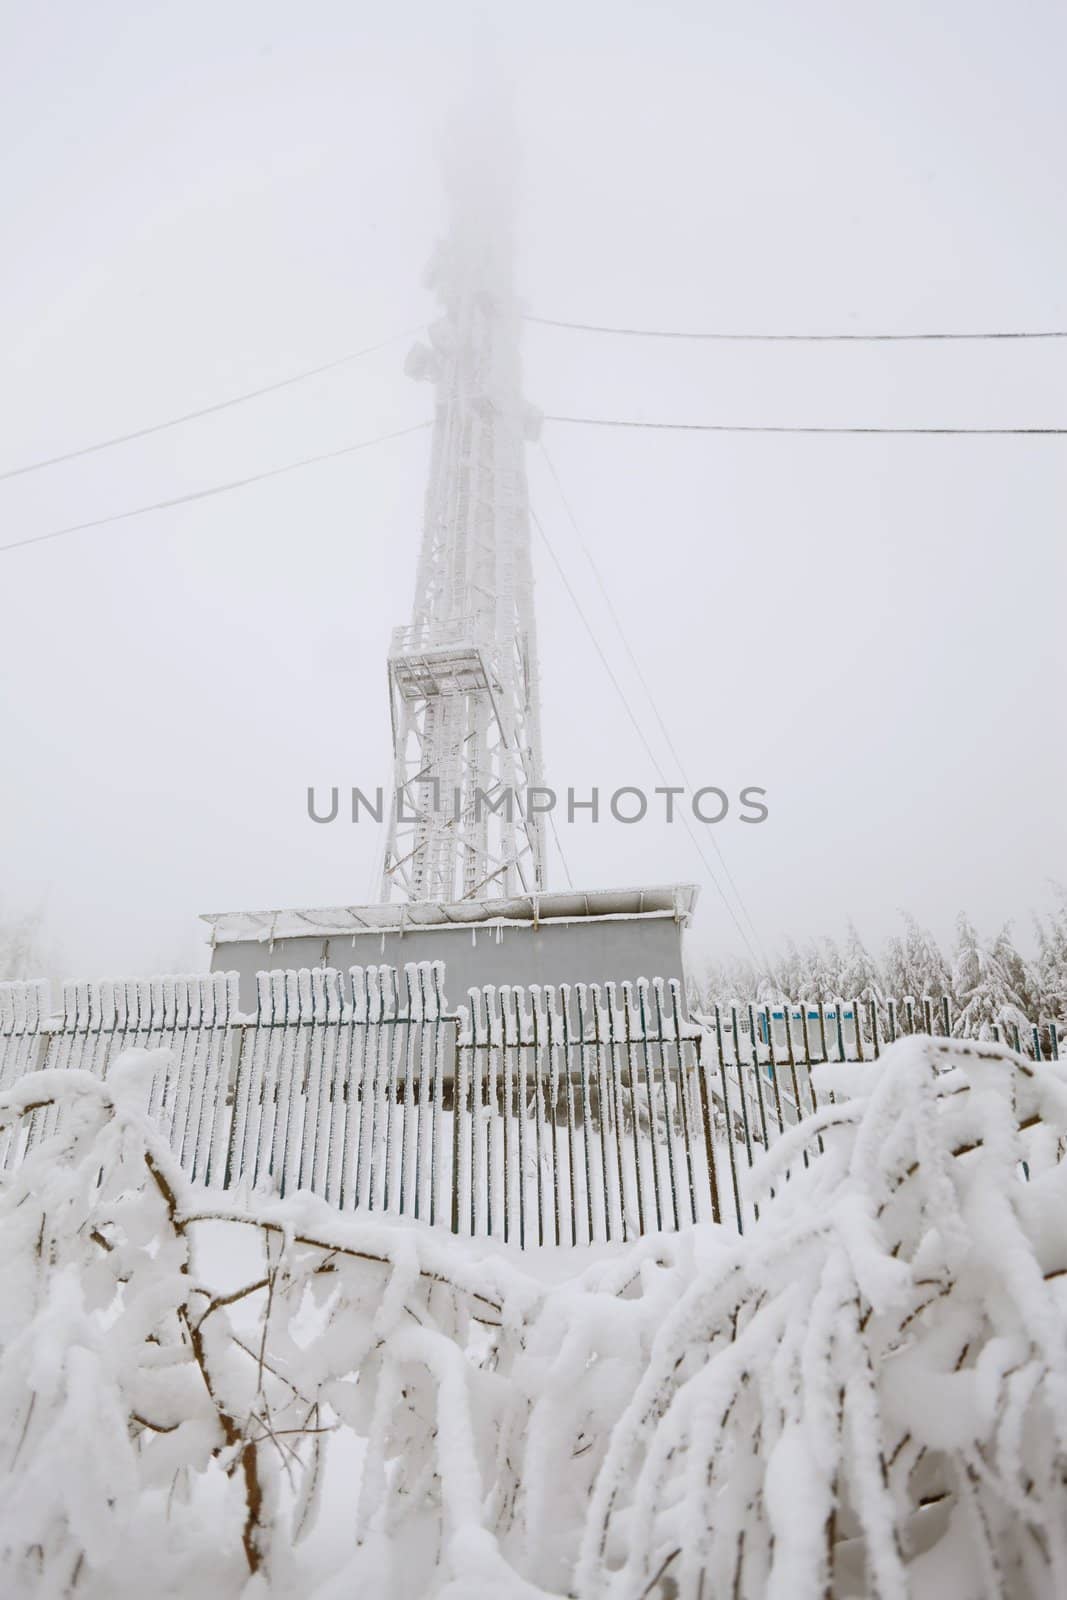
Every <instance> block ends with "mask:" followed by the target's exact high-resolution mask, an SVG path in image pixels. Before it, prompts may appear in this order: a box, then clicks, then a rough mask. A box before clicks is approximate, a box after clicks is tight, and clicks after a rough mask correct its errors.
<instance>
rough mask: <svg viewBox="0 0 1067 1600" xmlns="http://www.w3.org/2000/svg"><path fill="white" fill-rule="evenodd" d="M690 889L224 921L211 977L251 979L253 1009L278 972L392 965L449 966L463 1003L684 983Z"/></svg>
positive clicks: (234, 915) (449, 982) (228, 915)
mask: <svg viewBox="0 0 1067 1600" xmlns="http://www.w3.org/2000/svg"><path fill="white" fill-rule="evenodd" d="M696 896H697V891H696V889H695V888H694V887H693V886H692V885H691V884H674V885H668V886H665V887H661V888H646V889H598V890H590V891H587V892H582V891H578V890H574V889H566V890H562V891H557V892H549V891H544V892H542V893H535V894H526V895H511V896H508V897H507V898H503V897H498V898H495V899H492V900H488V899H486V900H461V901H456V902H453V903H451V904H447V905H446V904H443V903H442V902H440V901H433V900H429V901H421V902H419V901H415V902H411V903H403V902H401V903H392V904H381V905H369V906H334V907H331V908H329V909H315V910H301V911H255V912H223V913H219V914H217V915H209V916H206V917H205V918H204V920H205V922H207V923H208V924H209V926H210V928H211V937H212V944H213V960H212V968H213V970H215V971H224V972H237V973H238V974H239V975H240V997H241V1004H242V1006H243V1007H244V1008H245V1009H248V1010H251V1009H252V1008H253V1006H254V999H255V975H256V973H257V972H259V971H263V970H266V969H267V968H288V969H293V968H301V967H334V968H336V969H337V970H338V971H341V972H345V971H347V970H348V968H350V967H353V966H359V967H369V966H382V965H384V966H390V967H396V968H397V969H398V970H403V968H404V967H405V966H407V965H409V964H410V963H412V962H424V961H441V962H443V963H444V967H445V993H446V995H447V997H448V1000H449V1002H450V1003H451V1004H453V1005H456V1004H461V1003H463V1001H464V1000H465V998H466V994H467V991H468V990H469V989H472V988H481V987H482V986H484V985H485V984H490V983H491V984H495V985H497V986H499V985H501V984H511V985H516V984H526V985H529V984H534V983H537V984H564V983H608V982H616V983H622V982H625V981H630V982H636V981H637V980H638V979H639V978H647V977H661V978H667V979H670V978H677V979H679V980H681V979H682V977H683V964H682V933H683V930H684V929H685V928H686V926H687V925H688V923H689V920H690V917H691V915H692V911H693V906H694V904H695V901H696Z"/></svg>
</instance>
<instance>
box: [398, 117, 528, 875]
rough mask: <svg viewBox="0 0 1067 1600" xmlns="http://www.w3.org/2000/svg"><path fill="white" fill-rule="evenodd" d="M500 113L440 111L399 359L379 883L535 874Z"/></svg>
mask: <svg viewBox="0 0 1067 1600" xmlns="http://www.w3.org/2000/svg"><path fill="white" fill-rule="evenodd" d="M513 143H514V141H513V139H512V138H511V137H510V136H509V132H508V129H507V125H506V124H505V123H502V122H497V123H496V124H495V125H492V126H490V127H488V128H486V127H485V126H483V127H482V128H481V129H477V128H474V127H471V126H469V125H468V126H466V127H462V128H456V129H454V131H453V134H452V137H451V139H450V141H449V143H448V147H447V152H446V179H447V193H448V203H449V213H450V214H449V224H448V230H447V233H446V235H445V238H444V239H443V240H442V242H441V243H440V244H439V246H438V248H437V250H436V252H435V254H434V257H433V261H432V263H431V266H430V271H429V275H428V276H429V284H430V286H431V288H432V289H433V290H434V292H435V293H436V295H437V297H438V299H439V301H440V303H441V316H440V318H439V319H438V320H437V321H436V322H435V323H434V324H433V325H432V326H431V328H430V329H429V339H428V343H423V344H419V345H417V346H416V347H415V349H414V350H413V351H412V352H411V355H410V356H409V358H408V363H407V370H408V372H409V374H410V375H411V376H412V377H415V378H421V379H425V380H427V381H428V382H430V383H432V384H433V387H434V425H433V445H432V454H431V463H430V477H429V484H428V486H427V491H426V503H425V520H424V525H423V530H422V542H421V549H420V554H419V562H418V571H417V575H416V580H415V599H414V605H413V608H412V615H411V622H410V625H408V626H407V627H401V628H397V629H396V630H395V631H394V633H393V636H392V641H391V646H390V650H389V663H388V664H389V696H390V710H391V714H392V730H393V749H394V772H395V779H394V781H395V786H396V793H397V794H398V795H399V796H400V797H401V803H400V804H399V805H394V806H393V807H392V810H391V818H390V826H389V833H388V840H387V844H386V851H385V864H384V871H383V876H382V900H383V902H388V901H397V900H399V901H437V902H443V903H455V902H460V901H470V900H487V899H498V898H507V897H509V896H511V895H514V894H516V893H520V894H521V893H532V892H536V891H538V890H540V889H542V888H543V887H544V872H545V864H544V862H545V856H544V837H543V819H542V817H541V816H540V815H538V814H537V812H536V807H534V809H533V810H532V811H531V808H530V807H529V805H528V803H527V795H528V791H529V790H531V789H536V788H537V787H538V786H540V784H541V782H542V772H541V729H540V712H539V704H538V672H537V641H536V632H535V627H534V613H533V593H532V576H531V568H530V525H529V512H528V507H527V489H526V464H525V447H526V443H527V441H528V440H530V439H531V438H535V437H536V434H537V429H538V422H539V419H538V415H537V413H536V412H535V411H534V410H533V409H532V408H531V407H530V406H529V405H528V404H527V403H526V401H525V400H524V398H523V394H522V383H521V375H520V364H519V316H518V309H517V306H516V302H515V294H514V283H513V270H512V231H513V230H512V213H511V203H512V202H511V195H512V190H513V170H514V151H513Z"/></svg>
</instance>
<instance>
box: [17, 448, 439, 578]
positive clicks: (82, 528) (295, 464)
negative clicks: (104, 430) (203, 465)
mask: <svg viewBox="0 0 1067 1600" xmlns="http://www.w3.org/2000/svg"><path fill="white" fill-rule="evenodd" d="M432 427H433V423H432V421H428V422H416V423H413V424H412V426H411V427H410V428H397V429H395V431H394V432H392V433H380V434H379V435H378V436H377V438H375V439H361V440H360V441H359V442H358V443H357V444H345V445H342V446H341V448H340V449H339V450H326V451H324V452H323V453H322V454H321V455H317V456H304V457H303V458H302V459H301V460H300V461H289V462H287V463H286V464H285V466H283V467H270V468H268V470H267V471H266V472H254V473H252V474H251V475H250V476H249V477H247V478H234V479H232V480H231V481H230V482H229V483H216V484H213V485H212V486H211V487H210V488H208V489H194V490H192V491H191V492H190V493H189V494H179V495H175V496H174V497H173V498H172V499H170V500H156V501H155V502H154V503H153V504H152V505H147V506H135V507H134V508H133V510H132V511H115V512H113V513H112V514H111V516H107V517H95V518H94V519H93V520H92V521H91V522H75V523H72V524H71V525H70V526H69V527H66V528H53V529H52V530H51V531H50V532H49V533H34V534H31V535H30V536H29V537H28V538H25V539H12V540H11V541H10V543H8V544H0V551H2V550H20V549H22V548H23V546H24V545H28V544H44V543H45V542H46V541H47V540H49V539H63V538H65V537H66V536H67V534H69V533H85V532H87V531H88V530H89V529H90V528H104V527H107V526H108V525H109V524H110V523H112V522H125V521H127V519H128V518H130V517H143V516H146V515H147V514H148V513H149V512H150V511H168V510H170V508H171V507H172V506H184V505H188V504H189V503H190V502H191V501H193V500H208V499H210V498H211V496H212V495H216V494H229V492H230V491H231V489H244V488H247V487H248V485H249V484H252V483H263V482H265V481H266V479H267V478H280V477H282V476H283V475H284V474H285V473H287V472H299V471H300V469H301V468H302V467H313V466H317V465H318V464H319V462H321V461H336V460H337V459H338V457H339V456H349V455H352V454H354V453H355V451H357V450H369V449H370V447H371V446H372V445H375V444H385V443H386V442H387V440H389V439H402V438H403V437H404V436H405V434H409V433H421V432H422V430H423V429H424V428H432Z"/></svg>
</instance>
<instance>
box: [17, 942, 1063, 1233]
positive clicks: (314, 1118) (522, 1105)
mask: <svg viewBox="0 0 1067 1600" xmlns="http://www.w3.org/2000/svg"><path fill="white" fill-rule="evenodd" d="M48 1001H49V996H48V989H47V985H45V984H42V983H9V984H2V985H0V1091H2V1090H3V1089H4V1088H7V1087H10V1085H11V1084H12V1083H13V1082H14V1081H15V1080H16V1079H18V1078H20V1077H22V1076H23V1075H24V1074H26V1073H30V1072H34V1071H37V1070H43V1069H49V1068H57V1067H58V1068H74V1069H78V1068H81V1069H84V1070H87V1071H89V1072H92V1073H93V1074H95V1075H96V1076H100V1077H103V1076H106V1073H107V1071H108V1067H109V1065H110V1063H111V1061H112V1060H113V1059H114V1058H115V1056H116V1055H117V1054H118V1053H119V1052H120V1051H122V1050H125V1049H128V1048H131V1047H135V1048H148V1049H163V1050H166V1051H168V1052H169V1058H168V1059H167V1062H166V1065H165V1066H161V1067H159V1068H158V1069H157V1070H156V1072H155V1075H154V1077H153V1079H152V1083H151V1088H150V1092H149V1097H148V1110H149V1112H150V1114H151V1115H152V1117H153V1119H154V1120H155V1121H156V1123H157V1125H158V1126H160V1127H161V1128H162V1129H163V1131H164V1132H165V1134H166V1137H167V1138H168V1140H169V1141H170V1144H171V1146H172V1148H173V1150H174V1152H175V1155H176V1156H177V1158H178V1160H179V1161H180V1163H181V1164H182V1166H183V1168H184V1169H185V1171H186V1173H187V1174H188V1175H189V1177H190V1178H191V1179H193V1181H195V1182H198V1183H205V1184H208V1185H210V1186H212V1187H225V1188H237V1187H239V1186H242V1185H243V1186H245V1187H248V1188H252V1189H258V1190H261V1191H263V1190H266V1191H271V1192H276V1193H279V1194H282V1195H285V1194H289V1193H293V1192H295V1191H296V1190H298V1189H303V1190H310V1191H311V1192H313V1193H315V1194H317V1195H319V1196H321V1197H322V1198H323V1199H326V1200H328V1201H329V1202H330V1203H331V1204H332V1205H334V1206H336V1207H338V1208H339V1209H341V1210H357V1209H358V1210H369V1211H389V1212H393V1213H396V1214H407V1215H412V1216H416V1217H418V1218H420V1219H423V1220H425V1221H427V1222H436V1223H441V1224H443V1225H445V1226H450V1227H451V1228H452V1230H453V1231H454V1232H457V1233H465V1234H472V1235H483V1236H484V1235H489V1236H495V1237H499V1238H502V1239H504V1240H507V1241H510V1242H514V1243H517V1244H519V1245H521V1246H532V1245H578V1244H586V1243H590V1242H593V1241H604V1242H618V1241H623V1240H627V1239H632V1238H635V1237H637V1236H638V1235H641V1234H645V1233H652V1232H660V1231H663V1230H664V1229H667V1230H672V1229H677V1228H682V1227H685V1226H687V1225H688V1224H690V1223H692V1222H696V1221H703V1220H709V1221H715V1222H723V1223H726V1224H727V1225H729V1226H730V1227H733V1228H736V1229H737V1230H738V1231H740V1232H743V1231H744V1230H745V1228H746V1226H747V1225H748V1224H749V1223H750V1222H751V1221H753V1220H754V1219H755V1217H756V1214H757V1213H756V1207H755V1206H754V1205H753V1204H752V1203H751V1202H750V1201H749V1200H748V1199H747V1198H746V1184H745V1182H744V1180H743V1173H744V1171H745V1169H746V1168H748V1167H751V1166H753V1165H754V1164H755V1162H756V1160H757V1157H758V1155H759V1152H760V1150H761V1149H766V1148H767V1147H768V1146H770V1145H771V1144H773V1143H774V1141H775V1140H777V1139H778V1138H780V1137H781V1136H782V1134H783V1133H786V1132H788V1130H790V1129H791V1128H792V1127H794V1126H795V1125H796V1124H797V1123H801V1122H803V1121H804V1120H805V1119H806V1118H808V1117H810V1116H812V1115H813V1114H814V1113H816V1112H818V1111H819V1109H820V1106H819V1097H818V1094H817V1091H816V1088H815V1084H814V1081H813V1076H812V1069H813V1068H815V1067H817V1066H818V1065H819V1064H820V1063H823V1062H834V1061H837V1062H860V1061H868V1060H873V1059H875V1058H877V1057H878V1056H879V1054H880V1053H881V1051H882V1050H883V1049H884V1048H885V1046H886V1045H887V1044H888V1043H890V1042H892V1040H893V1039H894V1038H895V1037H898V1036H899V1035H901V1034H910V1033H930V1034H939V1033H940V1034H947V1033H949V1032H951V1029H952V1015H951V1009H950V1007H949V1005H948V1002H947V1001H938V1002H934V1001H932V1000H924V1001H922V1002H920V1003H918V1004H916V1003H915V1002H912V1001H905V1002H903V1003H901V1004H900V1005H897V1003H896V1002H894V1001H889V1002H883V1003H882V1004H881V1006H876V1005H875V1003H874V1002H873V1001H871V1002H869V1003H868V1002H866V1001H863V1002H859V1001H837V1002H832V1003H826V1004H800V1003H795V1002H793V1003H785V1002H772V1003H769V1004H768V1003H760V1004H756V1003H746V1004H741V1003H736V1002H735V1003H732V1004H729V1005H718V1006H715V1007H714V1008H713V1009H712V1011H711V1012H710V1013H708V1014H707V1015H706V1016H703V1017H696V1018H690V1017H688V1016H687V1014H686V1012H685V1008H684V1005H683V1003H682V998H681V994H680V991H679V986H678V984H677V983H676V982H670V983H665V982H663V981H662V980H660V979H656V980H653V981H652V982H648V981H645V980H642V981H640V982H639V983H637V984H629V983H624V984H621V985H618V986H616V985H614V984H610V983H609V984H605V985H602V986H601V985H596V984H591V985H584V984H577V985H573V986H568V985H563V986H560V987H559V988H553V987H547V986H546V987H543V988H541V987H538V986H536V985H533V986H530V987H529V988H520V987H515V988H507V987H504V988H500V989H494V988H492V987H487V988H484V989H472V990H471V991H469V993H468V996H467V1004H466V1005H465V1006H462V1007H460V1008H459V1009H458V1010H456V1011H454V1012H450V1011H448V1010H447V1008H446V1002H445V997H444V971H443V969H442V968H441V967H440V966H439V965H438V966H429V965H424V966H409V967H407V968H406V969H405V970H404V972H403V973H398V972H397V971H396V970H395V969H393V968H391V967H377V968H375V967H368V968H360V967H354V968H352V969H351V971H350V972H349V973H347V974H342V973H340V972H337V971H333V970H331V969H316V970H312V971H307V970H305V971H301V972H295V971H277V972H267V973H261V974H260V975H259V978H258V994H257V1008H256V1011H255V1013H254V1014H251V1015H244V1014H242V1013H241V1012H240V1011H239V1010H238V1004H237V984H236V978H235V976H234V975H232V974H225V973H216V974H212V975H211V976H208V977H195V978H155V979H151V980H135V981H130V982H124V983H70V984H66V985H65V986H64V989H63V996H62V1009H61V1011H60V1013H59V1014H58V1015H57V1016H54V1017H53V1016H51V1015H50V1012H49V1003H48ZM1005 1032H1006V1035H1007V1037H1006V1038H1005V1040H1004V1042H1005V1043H1007V1044H1009V1045H1010V1046H1011V1047H1012V1048H1014V1049H1016V1050H1020V1049H1023V1050H1025V1048H1026V1046H1027V1045H1029V1047H1030V1051H1029V1053H1031V1054H1032V1055H1033V1056H1034V1058H1035V1059H1041V1058H1042V1054H1043V1052H1044V1053H1045V1054H1048V1053H1049V1052H1050V1051H1051V1053H1052V1054H1053V1055H1055V1054H1056V1053H1057V1051H1058V1041H1057V1039H1056V1034H1055V1030H1054V1029H1053V1030H1052V1031H1051V1033H1049V1034H1048V1035H1047V1037H1046V1040H1045V1043H1044V1046H1043V1043H1042V1035H1041V1031H1040V1030H1039V1029H1038V1028H1036V1027H1034V1028H1033V1029H1032V1030H1031V1037H1030V1038H1029V1039H1025V1038H1023V1037H1022V1034H1021V1030H1020V1028H1019V1026H1018V1025H1017V1024H1016V1025H1014V1026H1011V1027H1008V1028H1007V1029H1006V1030H1005ZM59 1115H60V1112H59V1111H58V1109H57V1107H56V1106H55V1105H52V1106H50V1107H48V1108H42V1109H41V1110H40V1111H37V1112H34V1113H33V1115H32V1116H31V1117H30V1118H29V1119H28V1120H26V1121H25V1122H24V1123H23V1124H22V1125H20V1128H19V1129H18V1130H17V1131H14V1130H13V1131H11V1132H9V1133H8V1134H6V1135H4V1137H3V1139H2V1140H0V1166H2V1167H7V1168H9V1167H11V1165H12V1164H13V1163H14V1162H15V1161H16V1160H18V1159H20V1158H21V1156H22V1155H23V1154H24V1153H25V1152H26V1150H27V1149H32V1147H33V1146H34V1145H35V1144H36V1143H37V1142H38V1141H39V1140H40V1139H41V1138H43V1137H46V1136H47V1135H48V1134H49V1133H51V1132H52V1131H54V1129H55V1127H56V1125H57V1119H58V1117H59ZM820 1149H821V1141H820V1139H819V1138H818V1137H815V1138H813V1140H812V1142H811V1143H810V1144H809V1145H808V1146H807V1147H805V1149H804V1150H803V1153H802V1159H803V1161H804V1163H805V1164H807V1162H808V1161H809V1160H810V1159H812V1157H813V1156H815V1155H816V1154H817V1153H818V1152H819V1151H820Z"/></svg>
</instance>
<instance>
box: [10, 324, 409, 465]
mask: <svg viewBox="0 0 1067 1600" xmlns="http://www.w3.org/2000/svg"><path fill="white" fill-rule="evenodd" d="M419 327H421V324H419V325H418V326H416V327H415V328H408V329H405V331H404V332H403V333H394V334H392V335H391V336H390V337H389V338H388V339H383V340H382V341H381V343H380V344H371V345H368V346H367V347H366V349H364V350H351V351H349V353H348V354H347V355H343V356H336V357H335V358H334V359H333V360H332V361H324V362H323V363H322V365H321V366H318V367H306V368H305V369H304V371H303V372H293V373H290V375H289V376H288V377H287V378H278V379H276V380H275V382H274V383H264V384H262V385H261V386H260V387H259V388H258V389H246V390H245V391H244V393H243V394H235V395H231V396H230V398H229V399H228V400H217V401H216V402H215V404H214V405H210V406H201V407H200V409H199V410H198V411H184V412H183V413H182V414H181V416H179V417H169V418H168V419H167V420H166V422H153V423H150V424H149V425H148V427H146V428H135V429H134V430H133V432H132V433H117V434H115V435H114V437H113V438H111V439H99V440H98V441H97V442H96V444H86V445H82V446H81V447H80V449H78V450H67V451H65V452H64V453H63V454H62V455H58V456H47V457H45V459H44V460H42V461H30V462H27V464H26V465H25V466H23V467H11V468H9V470H8V471H7V472H0V483H2V482H3V481H4V480H5V479H6V478H21V477H22V476H23V475H24V474H25V473H27V472H40V471H41V470H42V469H43V468H44V467H57V466H59V464H60V463H61V462H63V461H76V460H77V459H78V458H79V457H80V456H91V455H95V454H96V452H97V451H98V450H110V449H111V448H112V447H113V446H114V445H117V444H129V443H131V441H132V440H134V439H147V438H148V436H149V435H150V434H153V433H163V432H164V431H165V430H166V429H167V428H177V427H178V426H179V425H180V424H181V423H183V422H195V421H196V419H197V417H210V416H213V415H214V414H215V413H216V412H217V411H228V410H229V409H230V407H231V406H242V405H244V403H245V401H246V400H258V399H259V397H260V395H264V394H275V393H276V392H277V391H278V390H279V389H289V388H291V387H292V385H293V384H294V383H303V382H304V381H305V379H307V378H317V377H318V376H319V375H320V373H323V372H333V371H334V370H335V368H337V367H343V366H346V365H348V363H349V362H352V361H359V360H360V359H361V358H362V357H363V356H371V355H373V354H374V353H375V351H376V350H385V349H388V347H389V346H390V345H391V344H398V343H399V342H400V340H401V339H410V338H411V336H412V334H413V333H417V332H418V331H419Z"/></svg>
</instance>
